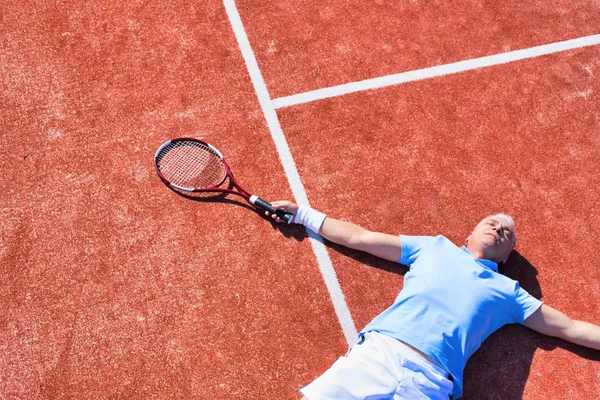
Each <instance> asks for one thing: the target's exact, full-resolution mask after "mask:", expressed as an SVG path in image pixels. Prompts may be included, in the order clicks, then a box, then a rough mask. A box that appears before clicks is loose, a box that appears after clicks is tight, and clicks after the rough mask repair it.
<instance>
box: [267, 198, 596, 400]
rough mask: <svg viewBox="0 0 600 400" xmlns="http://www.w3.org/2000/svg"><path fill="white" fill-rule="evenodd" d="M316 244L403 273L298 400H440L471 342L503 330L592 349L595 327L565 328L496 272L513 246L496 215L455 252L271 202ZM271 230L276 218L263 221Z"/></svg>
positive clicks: (438, 242) (510, 227)
mask: <svg viewBox="0 0 600 400" xmlns="http://www.w3.org/2000/svg"><path fill="white" fill-rule="evenodd" d="M273 207H274V208H276V209H282V210H285V211H287V212H289V213H291V214H294V215H295V216H294V219H293V221H291V222H294V223H299V224H303V225H305V226H306V227H307V228H309V229H310V230H312V231H314V232H317V233H319V234H320V235H321V236H323V237H324V238H326V239H328V240H330V241H332V242H334V243H338V244H341V245H343V246H346V247H349V248H352V249H356V250H361V251H365V252H367V253H370V254H373V255H375V256H378V257H381V258H383V259H386V260H390V261H395V262H396V261H397V262H399V263H401V264H404V265H407V266H409V268H410V269H409V271H408V272H407V273H406V275H405V277H404V287H403V288H402V290H401V291H400V294H399V295H398V297H397V298H396V300H395V301H394V303H393V304H392V305H391V306H390V307H389V308H388V309H387V310H385V311H383V312H382V313H381V314H379V316H377V317H375V319H374V320H373V321H371V322H370V323H369V324H368V325H367V326H366V327H365V328H364V329H363V330H362V331H361V332H360V334H359V337H358V342H357V343H356V344H355V345H354V346H352V347H351V349H350V350H349V352H348V354H346V356H344V357H341V358H339V359H338V360H337V361H336V362H335V363H334V364H333V365H332V366H331V368H330V369H329V370H327V371H326V372H325V373H324V374H323V375H321V376H320V377H319V378H317V379H316V380H315V381H313V382H312V383H311V384H309V385H307V386H305V387H303V388H302V389H301V392H302V394H303V395H304V396H305V397H304V399H310V400H334V399H335V400H342V399H371V400H374V399H411V400H415V399H448V398H458V397H460V396H461V394H462V386H463V382H462V380H463V370H464V368H465V364H466V362H467V360H468V359H469V357H470V356H471V355H472V354H473V353H474V352H475V350H477V349H478V348H479V346H480V345H481V342H483V340H485V339H486V338H487V337H488V336H489V335H490V334H492V333H493V332H494V331H496V330H497V329H499V328H500V327H502V326H503V325H505V324H512V323H520V324H523V325H525V326H527V327H529V328H531V329H533V330H534V331H537V332H540V333H543V334H545V335H550V336H556V337H559V338H562V339H565V340H568V341H570V342H573V343H576V344H579V345H581V346H586V347H590V348H593V349H596V350H600V326H597V325H594V324H591V323H587V322H582V321H573V320H571V319H570V318H569V317H567V316H566V315H565V314H563V313H562V312H560V311H557V310H555V309H553V308H551V307H549V306H547V305H545V304H542V302H541V301H540V300H538V299H536V298H535V297H533V296H531V295H530V294H529V293H527V292H526V291H525V290H523V289H522V288H521V287H520V286H519V284H518V282H516V281H514V280H512V279H509V278H507V277H506V276H504V275H501V274H499V273H498V263H501V262H505V261H506V260H507V259H508V257H509V255H510V253H511V251H512V250H513V248H514V245H515V241H516V232H515V224H514V222H513V220H512V218H511V217H510V216H508V215H506V214H497V215H493V216H490V217H487V218H485V219H483V220H482V221H481V222H479V223H478V224H477V226H476V227H475V228H474V229H473V232H472V233H471V234H470V235H469V237H468V238H467V242H466V246H463V247H457V246H456V245H454V244H453V243H452V242H450V241H449V240H448V239H446V238H445V237H444V236H441V235H440V236H436V237H430V236H403V235H400V236H394V235H388V234H384V233H379V232H371V231H368V230H366V229H363V228H361V227H360V226H357V225H354V224H351V223H348V222H344V221H340V220H336V219H333V218H328V217H326V216H325V215H324V214H322V213H320V212H318V211H316V210H313V209H311V208H309V207H305V206H300V207H299V206H297V205H296V204H294V203H290V202H288V201H278V202H274V203H273ZM272 218H274V219H275V220H277V221H278V222H282V221H281V220H280V219H279V218H278V217H276V216H272Z"/></svg>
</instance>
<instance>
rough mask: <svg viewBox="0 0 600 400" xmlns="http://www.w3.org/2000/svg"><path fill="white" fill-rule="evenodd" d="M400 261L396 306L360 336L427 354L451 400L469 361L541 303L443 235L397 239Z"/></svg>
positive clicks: (490, 264) (459, 390)
mask: <svg viewBox="0 0 600 400" xmlns="http://www.w3.org/2000/svg"><path fill="white" fill-rule="evenodd" d="M400 239H401V241H402V256H401V258H400V260H398V262H399V263H401V264H404V265H407V266H409V268H410V269H409V271H408V272H407V273H406V275H405V276H404V287H403V289H402V290H401V291H400V294H399V295H398V297H396V300H395V301H394V303H393V304H392V305H391V306H390V307H389V308H388V309H387V310H385V311H384V312H382V313H381V314H379V315H378V316H377V317H375V319H374V320H373V321H372V322H371V323H369V324H368V325H367V326H366V327H365V328H364V329H363V330H362V332H361V333H366V332H370V331H377V332H380V333H384V334H386V335H389V336H392V337H395V338H396V339H399V340H402V341H404V342H406V343H408V344H410V345H411V346H413V347H415V348H417V349H419V350H421V351H422V352H423V353H425V354H427V355H428V356H429V357H431V358H432V359H433V360H435V361H436V362H437V363H438V364H439V365H441V366H442V367H443V368H444V369H445V370H446V371H448V372H449V373H450V374H452V377H453V380H454V390H453V396H454V398H458V397H460V396H461V395H462V386H463V382H462V380H463V370H464V368H465V364H466V363H467V360H468V359H469V357H470V356H471V355H472V354H473V353H474V352H475V350H477V349H478V348H479V346H481V343H482V342H483V341H484V340H485V339H486V338H487V337H488V336H489V335H491V334H492V333H493V332H494V331H496V330H497V329H499V328H500V327H502V326H503V325H506V324H513V323H520V324H523V325H524V324H525V319H526V318H527V317H529V316H530V315H531V314H532V313H533V312H534V311H535V310H537V309H538V308H539V307H540V306H541V305H542V302H541V301H540V300H538V299H536V298H535V297H533V296H531V295H530V294H529V293H527V292H526V291H525V290H524V289H522V288H521V287H520V286H519V283H518V282H517V281H515V280H512V279H510V278H507V277H506V276H504V275H501V274H499V273H498V265H497V264H496V263H495V262H493V261H489V260H479V259H475V258H474V257H473V256H472V255H471V253H470V252H469V250H467V248H466V247H464V246H463V247H462V248H459V247H457V246H456V245H454V244H453V243H452V242H451V241H449V240H448V239H446V238H445V237H444V236H441V235H440V236H436V237H431V236H404V235H402V236H400Z"/></svg>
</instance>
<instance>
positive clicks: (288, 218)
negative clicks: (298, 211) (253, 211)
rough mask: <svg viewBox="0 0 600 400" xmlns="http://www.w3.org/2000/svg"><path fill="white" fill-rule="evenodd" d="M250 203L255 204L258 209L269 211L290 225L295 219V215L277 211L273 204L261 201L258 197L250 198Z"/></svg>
mask: <svg viewBox="0 0 600 400" xmlns="http://www.w3.org/2000/svg"><path fill="white" fill-rule="evenodd" d="M250 203H252V204H254V205H255V206H256V207H258V208H261V209H263V210H265V211H268V212H269V214H276V215H277V216H278V217H279V218H281V219H282V220H284V221H285V223H286V224H289V223H290V221H291V220H292V219H293V218H294V214H290V213H286V212H285V211H283V210H276V209H274V208H273V206H272V205H271V203H269V202H268V201H265V200H263V199H261V198H260V197H258V196H250Z"/></svg>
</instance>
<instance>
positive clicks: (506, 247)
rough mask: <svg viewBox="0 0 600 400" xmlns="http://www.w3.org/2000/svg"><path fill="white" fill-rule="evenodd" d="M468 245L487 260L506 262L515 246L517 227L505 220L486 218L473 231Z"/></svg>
mask: <svg viewBox="0 0 600 400" xmlns="http://www.w3.org/2000/svg"><path fill="white" fill-rule="evenodd" d="M467 244H468V247H469V249H470V250H471V251H473V250H475V251H478V252H480V253H481V254H482V255H483V258H485V259H487V260H491V261H495V262H498V263H500V262H505V261H506V260H507V259H508V256H509V255H510V252H511V251H512V249H513V247H514V244H515V227H514V225H512V224H511V223H509V222H508V221H507V220H506V219H504V218H500V217H488V218H485V219H484V220H483V221H481V222H480V223H479V224H477V226H476V227H475V229H473V232H472V233H471V235H469V237H468V238H467Z"/></svg>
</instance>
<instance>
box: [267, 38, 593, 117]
mask: <svg viewBox="0 0 600 400" xmlns="http://www.w3.org/2000/svg"><path fill="white" fill-rule="evenodd" d="M598 44H600V35H592V36H585V37H581V38H577V39H572V40H565V41H563V42H556V43H550V44H545V45H542V46H536V47H531V48H528V49H522V50H515V51H510V52H508V53H501V54H496V55H492V56H486V57H480V58H473V59H470V60H464V61H459V62H455V63H451V64H444V65H438V66H435V67H429V68H423V69H418V70H414V71H408V72H401V73H398V74H393V75H386V76H382V77H378V78H372V79H365V80H363V81H358V82H350V83H344V84H342V85H337V86H331V87H326V88H322V89H317V90H313V91H309V92H304V93H298V94H294V95H291V96H285V97H279V98H277V99H273V106H274V107H275V109H278V108H283V107H289V106H294V105H297V104H303V103H309V102H311V101H316V100H322V99H326V98H329V97H336V96H342V95H345V94H349V93H354V92H360V91H363V90H370V89H377V88H382V87H386V86H392V85H398V84H401V83H406V82H413V81H419V80H422V79H427V78H434V77H437V76H443V75H449V74H455V73H458V72H463V71H470V70H472V69H477V68H484V67H491V66H494V65H500V64H506V63H510V62H513V61H518V60H524V59H527V58H534V57H539V56H543V55H547V54H552V53H559V52H562V51H567V50H573V49H578V48H581V47H586V46H594V45H598Z"/></svg>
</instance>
